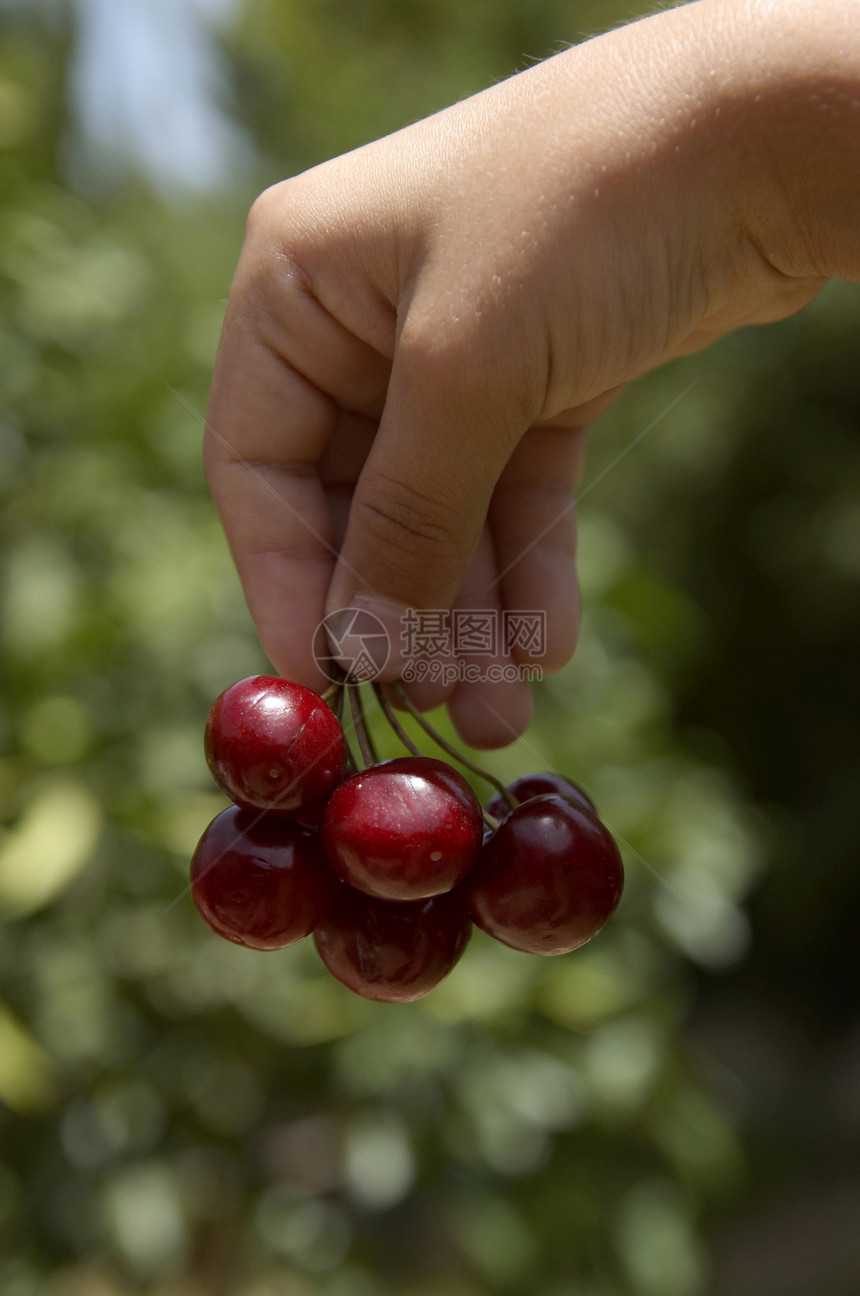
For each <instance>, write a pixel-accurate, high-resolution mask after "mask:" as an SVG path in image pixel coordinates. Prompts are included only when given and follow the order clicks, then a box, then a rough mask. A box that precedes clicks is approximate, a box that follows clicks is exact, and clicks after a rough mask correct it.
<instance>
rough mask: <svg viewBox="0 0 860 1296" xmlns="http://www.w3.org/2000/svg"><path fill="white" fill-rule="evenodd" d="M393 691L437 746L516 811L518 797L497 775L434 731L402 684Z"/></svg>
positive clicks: (389, 717) (379, 690) (393, 685)
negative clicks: (493, 789)
mask: <svg viewBox="0 0 860 1296" xmlns="http://www.w3.org/2000/svg"><path fill="white" fill-rule="evenodd" d="M374 688H376V691H377V696H378V697H380V701H381V700H382V698H381V692H382V691H381V689H380V687H379V686H377V685H374ZM391 689H392V691H393V693H394V696H395V697H396V698H397V701H398V702H400V703H401V705H402V706H404V707H405V708H406V710H407V711H408V712H409V714H410V715H411V716H412V718H413V720H415V721H416V722H417V723H418V724H419V725H420V726H421V728H422V729H423V730H424V732H425V733H426V734H427V736H428V738H432V739H433V741H434V743H436V744H437V746H439V747H441V748H442V750H443V752H447V754H448V755H449V756H452V757H453V758H454V760H455V761H459V763H460V764H461V765H463V766H465V768H466V769H467V770H471V771H472V773H473V774H477V775H478V778H482V779H484V781H485V782H487V783H489V784H490V786H491V787H494V788H495V789H496V791H497V792H498V793H499V795H500V796H503V797H504V798H505V801H506V802H507V804H508V805H509V806H510V808H511V809H512V810H513V809H515V807H516V806H517V805H518V804H519V803H518V802H517V800H516V797H514V796H513V795H512V793H510V792H509V791H508V789H507V788H506V787H505V785H504V783H503V782H502V780H501V779H500V778H496V776H495V774H491V773H490V772H489V770H485V769H484V768H483V767H482V766H480V765H477V764H476V763H475V762H474V761H473V760H470V759H469V757H468V756H464V755H463V753H462V752H461V751H458V750H457V748H456V747H454V746H452V744H451V743H449V742H448V739H447V738H443V737H442V735H441V734H440V733H439V731H438V729H434V727H433V725H431V723H430V721H429V720H427V719H426V718H425V717H424V716H423V715H422V714H421V712H420V711H419V710H418V708H417V706H416V705H415V703H414V702H413V701H412V699H411V698H410V697H409V695H408V694H407V693H406V692H405V690H404V689H403V688H402V687H401V685H400V684H397V683H394V684H392V685H391ZM389 710H390V709H389ZM385 714H386V716H387V717H388V719H389V720H391V715H390V713H389V711H386V712H385ZM391 723H392V725H393V724H394V721H391ZM407 745H408V744H407ZM416 755H419V756H420V755H421V753H420V752H416ZM496 827H498V824H497V825H496Z"/></svg>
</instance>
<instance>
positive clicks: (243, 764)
mask: <svg viewBox="0 0 860 1296" xmlns="http://www.w3.org/2000/svg"><path fill="white" fill-rule="evenodd" d="M204 745H205V750H206V759H207V761H208V762H209V768H210V769H211V771H212V773H213V775H214V777H215V780H216V782H217V783H218V785H219V786H220V787H221V788H222V789H223V791H224V792H226V793H227V795H228V796H229V797H230V798H231V800H233V801H235V803H236V805H238V806H241V807H242V809H244V810H268V811H270V812H271V813H272V814H299V813H300V812H301V811H303V810H305V809H306V808H307V807H308V806H314V805H317V804H319V803H320V802H321V801H325V799H326V797H327V796H328V795H329V793H330V792H331V791H332V789H333V788H335V787H337V785H338V783H339V782H340V781H341V779H342V778H343V777H344V775H345V773H346V762H347V747H346V739H345V738H344V735H343V730H342V729H341V727H340V724H339V723H338V719H337V716H336V715H335V714H334V712H333V711H332V709H331V707H329V706H328V705H327V704H326V703H325V702H323V700H322V698H321V697H318V696H317V694H316V693H314V692H313V691H312V690H311V689H309V688H305V687H304V685H302V684H294V683H292V682H291V681H290V680H285V679H279V678H278V677H277V676H275V675H253V676H251V677H250V678H249V679H244V680H239V682H238V683H236V684H232V685H231V686H230V688H228V689H225V691H224V692H223V693H222V694H221V696H220V697H219V698H217V699H216V701H215V703H214V705H213V707H212V710H211V711H210V712H209V719H208V720H207V722H206V735H205V741H204Z"/></svg>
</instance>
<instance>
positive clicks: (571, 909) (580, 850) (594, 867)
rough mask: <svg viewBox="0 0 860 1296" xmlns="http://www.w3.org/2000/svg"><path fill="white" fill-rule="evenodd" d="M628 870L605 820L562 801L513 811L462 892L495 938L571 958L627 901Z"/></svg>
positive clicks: (545, 799) (536, 802) (547, 799)
mask: <svg viewBox="0 0 860 1296" xmlns="http://www.w3.org/2000/svg"><path fill="white" fill-rule="evenodd" d="M623 885H624V869H623V866H622V863H621V856H620V855H619V853H618V848H617V846H616V845H615V842H614V841H613V839H612V837H611V835H610V833H609V832H608V831H607V829H606V828H605V827H604V826H603V824H602V823H601V822H600V820H599V819H598V818H597V817H596V816H595V815H593V814H591V813H590V812H589V811H587V810H583V809H582V807H581V806H578V805H575V804H574V803H573V802H572V801H570V800H568V799H567V798H565V797H560V796H541V797H537V798H535V799H533V800H531V801H526V802H524V803H523V804H522V805H519V806H517V807H516V809H515V810H512V811H511V812H510V814H509V815H508V817H507V819H505V820H504V821H503V822H502V823H501V824H500V826H499V828H498V829H497V830H496V832H494V833H493V835H492V837H491V838H490V839H489V841H488V842H487V843H486V845H485V846H484V848H483V850H482V851H481V854H480V857H479V859H478V862H477V864H476V865H475V867H474V869H473V870H472V872H471V873H470V875H469V878H468V880H467V882H466V884H465V887H464V890H465V891H466V892H467V895H468V897H469V906H470V911H471V914H472V918H473V920H474V921H475V922H476V923H477V924H478V926H479V927H482V928H483V929H484V931H485V932H487V933H488V934H489V935H490V936H494V937H495V938H496V940H498V941H501V942H502V944H503V945H510V946H512V947H513V948H514V949H518V950H525V951H527V952H529V953H532V954H566V953H567V952H568V951H569V950H572V949H576V948H577V946H579V945H584V944H585V942H586V941H589V940H591V938H592V936H595V935H596V934H597V932H599V931H600V929H601V927H602V926H603V925H604V923H605V922H606V921H607V919H608V918H609V917H610V916H611V914H612V912H613V911H614V909H615V907H616V905H617V904H618V901H619V900H620V899H621V891H622V888H623Z"/></svg>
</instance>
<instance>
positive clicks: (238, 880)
mask: <svg viewBox="0 0 860 1296" xmlns="http://www.w3.org/2000/svg"><path fill="white" fill-rule="evenodd" d="M339 885H340V884H339V883H338V881H337V879H336V878H335V876H334V874H333V873H332V871H331V869H330V867H329V864H328V861H327V860H326V857H325V852H324V851H323V849H322V845H321V843H320V841H319V836H318V834H316V833H313V832H309V831H307V830H306V829H304V828H301V827H300V826H299V825H298V824H294V823H291V822H290V820H289V819H282V818H277V817H272V816H270V815H257V816H256V817H255V816H253V815H250V814H247V813H245V812H243V811H242V810H239V809H237V807H236V806H231V807H230V808H229V809H228V810H223V811H222V812H221V814H219V815H218V816H217V817H216V818H215V819H213V820H212V822H211V824H210V825H209V827H208V828H207V829H206V831H205V832H204V834H203V836H202V837H201V838H200V842H199V844H198V846H197V849H196V851H195V852H194V856H193V859H192V861H191V895H192V896H193V898H194V903H195V904H196V905H197V908H198V909H199V910H200V913H201V914H202V915H203V917H204V918H205V919H206V921H207V922H208V924H209V926H210V927H211V928H212V929H213V931H216V932H217V933H218V935H219V936H223V937H224V938H225V939H226V940H230V941H234V942H235V944H237V945H247V946H249V947H250V948H251V949H259V950H273V949H282V948H283V947H284V946H285V945H294V944H295V942H296V941H299V940H301V939H302V937H304V936H309V935H310V933H311V932H312V931H313V930H314V928H315V927H316V925H317V923H318V922H319V921H320V919H321V918H322V916H323V914H324V913H325V910H326V908H327V906H328V905H329V904H330V903H331V899H332V896H333V894H334V893H335V891H336V889H337V888H338V887H339Z"/></svg>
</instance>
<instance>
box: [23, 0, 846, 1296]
mask: <svg viewBox="0 0 860 1296" xmlns="http://www.w3.org/2000/svg"><path fill="white" fill-rule="evenodd" d="M644 9H645V6H644V5H640V6H639V9H638V12H643V11H644ZM636 12H637V6H636V4H635V3H628V4H622V3H620V2H619V3H616V2H615V0H605V2H604V0H592V2H591V3H588V2H586V0H568V2H567V3H562V2H561V0H469V2H468V3H466V4H464V3H462V0H456V2H455V0H75V3H71V2H69V0H66V2H65V3H64V2H63V0H42V3H39V2H38V0H0V493H2V498H3V505H4V507H3V515H2V523H0V527H2V555H0V672H2V698H1V699H0V916H2V940H0V1292H2V1293H3V1296H222V1294H223V1296H318V1294H319V1296H486V1294H487V1293H499V1294H500V1296H506V1294H510V1296H520V1294H522V1296H705V1294H706V1293H707V1294H709V1296H753V1294H754V1296H771V1293H773V1296H776V1294H777V1293H778V1294H779V1296H854V1294H855V1293H856V1292H857V1291H858V1290H860V1229H858V1228H857V1221H858V1219H860V1176H858V1170H860V1146H858V1135H860V1014H858V997H857V987H858V975H857V936H856V931H857V921H858V914H860V905H858V899H860V897H858V889H860V888H858V876H860V869H858V862H860V861H858V847H857V842H858V836H860V795H858V776H859V775H860V768H858V766H860V754H858V753H860V743H858V716H860V675H858V670H857V656H858V648H860V590H858V582H860V454H859V453H858V427H857V425H858V422H860V341H858V338H860V292H858V290H857V289H856V288H853V287H851V286H848V285H839V284H834V285H832V286H831V287H830V288H828V289H827V291H825V292H824V293H823V294H822V296H821V297H820V299H819V300H817V301H816V302H815V303H814V304H813V305H812V306H810V307H809V308H808V309H807V310H806V311H804V312H803V313H802V314H801V315H800V316H798V317H797V318H795V319H792V320H790V321H787V322H785V323H783V324H780V325H776V326H771V327H767V328H763V329H759V330H746V331H744V332H743V333H741V334H739V335H737V336H735V337H732V338H729V339H727V340H726V341H725V342H723V343H722V344H720V345H719V346H718V347H717V348H716V349H714V350H713V351H711V352H709V353H708V354H707V355H704V356H700V357H696V358H692V359H688V360H684V361H682V362H679V363H676V364H673V365H672V366H670V367H668V368H666V369H664V370H662V371H660V372H659V373H657V374H654V375H652V376H651V377H649V378H648V379H646V380H643V381H642V382H640V383H638V384H637V385H636V386H635V387H633V388H631V389H630V390H629V391H628V393H627V394H626V395H625V396H624V398H623V399H622V400H621V401H620V402H619V403H618V405H617V406H616V407H615V408H614V409H613V410H612V411H611V412H610V413H609V414H608V415H607V416H606V417H605V418H604V419H603V420H602V422H601V424H600V425H599V427H598V428H597V429H596V430H595V432H594V435H593V443H592V449H591V455H590V461H589V468H588V474H587V476H586V480H585V483H584V485H585V494H584V498H583V500H582V505H581V537H582V539H581V566H582V578H583V586H584V595H585V609H586V611H585V627H584V634H583V641H582V645H581V647H580V649H579V651H578V654H577V656H576V659H575V661H574V663H573V664H572V665H571V666H570V667H569V668H568V669H567V670H565V671H564V672H563V673H561V674H560V675H558V676H556V677H554V678H552V679H551V680H549V681H547V682H546V683H545V685H543V686H542V687H541V688H540V690H539V692H538V698H537V718H536V720H535V723H534V725H533V727H532V729H531V730H530V731H529V733H528V735H527V736H526V739H525V740H523V741H522V742H521V743H519V744H517V745H516V746H515V747H513V748H511V749H509V750H507V751H505V752H500V753H497V754H494V755H493V757H492V758H491V763H492V765H493V767H494V768H495V769H496V770H497V772H499V773H500V774H502V775H503V776H506V777H508V776H513V775H515V774H517V773H520V772H524V771H526V770H529V769H535V768H541V767H545V766H550V767H553V768H557V769H561V770H563V771H566V772H567V773H569V774H571V775H573V776H574V777H577V778H579V779H580V780H582V781H583V782H584V783H585V784H586V786H588V787H589V788H590V789H591V790H592V792H593V794H594V795H595V797H596V799H597V800H598V803H599V805H600V806H601V809H602V811H603V813H604V815H605V818H606V820H607V821H608V823H609V824H610V825H611V826H612V828H613V829H614V830H615V831H616V832H617V833H618V834H619V835H620V836H621V837H622V839H623V841H624V843H625V847H624V850H625V860H626V865H627V871H628V887H627V892H626V897H625V901H624V904H623V907H622V909H621V911H620V913H619V914H618V916H617V917H616V919H615V920H614V922H613V923H612V925H611V927H610V928H608V929H607V930H606V931H605V932H604V933H603V934H602V935H601V936H600V937H599V938H598V939H597V940H596V941H595V942H593V944H592V945H590V946H588V947H587V948H585V949H584V950H582V951H580V952H578V953H577V954H575V955H571V956H569V957H566V958H561V959H552V960H546V961H542V960H539V959H533V958H530V957H528V956H525V955H519V954H516V953H514V952H512V951H508V950H505V949H503V948H502V947H501V946H498V945H494V944H493V943H491V942H490V941H488V940H485V939H483V938H482V937H480V935H476V936H475V938H474V939H473V941H472V944H471V946H470V949H469V950H468V952H467V954H466V956H465V958H464V959H463V961H462V963H461V964H460V966H459V967H458V968H457V969H456V970H455V972H454V973H453V974H452V976H451V977H450V978H449V979H448V981H447V982H446V983H444V984H443V985H442V986H441V987H440V988H439V989H438V990H437V991H436V992H434V994H432V995H431V996H430V997H429V998H428V999H426V1000H424V1001H422V1002H421V1003H418V1004H415V1005H408V1006H394V1007H389V1006H383V1005H375V1004H372V1003H368V1002H365V1001H362V1000H360V999H357V998H355V997H352V996H350V995H349V994H348V993H347V992H346V991H345V990H342V989H341V988H340V987H339V986H338V985H337V984H336V983H335V982H334V981H332V980H331V979H329V978H328V977H327V976H326V974H325V973H324V972H323V971H322V968H321V966H320V965H319V963H318V962H317V960H316V956H315V954H314V951H313V949H312V948H311V947H310V946H309V945H308V946H307V947H305V946H301V947H297V948H295V949H292V950H287V951H283V952H281V953H276V954H268V955H257V954H253V953H251V952H249V951H245V950H242V949H239V948H237V947H233V946H230V945H227V944H225V943H223V942H220V941H218V940H217V939H216V938H215V937H214V936H212V935H211V934H210V933H209V931H208V929H207V928H205V927H204V925H203V924H202V922H201V921H200V919H199V918H198V916H197V914H196V912H195V910H194V908H193V905H192V903H191V901H190V899H189V897H188V895H187V894H186V893H185V885H186V880H187V863H188V858H189V855H190V853H191V851H192V849H193V847H194V844H195V842H196V840H197V837H198V836H199V834H200V832H201V831H202V829H203V827H204V826H205V824H206V823H207V821H208V820H209V818H210V817H211V816H212V815H213V814H214V813H215V812H216V811H217V810H218V809H219V808H220V807H221V805H222V804H223V802H222V799H221V798H220V796H219V795H218V794H217V792H216V791H215V790H214V789H213V786H212V784H211V781H210V778H209V775H208V772H207V770H206V767H205V764H204V761H203V757H202V751H201V742H200V738H201V732H202V727H203V723H204V720H205V716H206V712H207V710H208V707H209V705H210V703H211V701H212V700H213V698H214V697H215V696H216V694H217V693H218V692H219V691H220V690H221V689H222V688H224V687H225V686H226V685H227V684H229V683H231V682H232V681H233V680H234V679H236V678H239V677H240V676H243V675H246V674H250V673H252V672H255V671H257V670H259V669H264V668H265V666H266V663H265V662H264V660H263V658H262V657H261V654H260V650H259V647H258V644H257V642H256V639H255V636H254V633H253V630H252V628H251V625H250V623H249V619H248V616H247V613H246V611H245V609H244V605H243V603H242V599H241V595H240V591H239V588H238V584H237V581H236V578H235V576H234V573H233V571H232V568H231V565H230V562H229V558H228V555H227V551H226V547H225V544H224V542H223V540H222V537H221V534H220V531H219V528H218V525H217V523H216V520H215V516H214V513H213V509H212V506H211V504H210V502H209V499H208V496H207V493H206V489H205V485H204V481H203V476H202V471H201V466H200V453H199V443H200V431H201V419H202V412H203V410H204V407H205V401H206V393H207V385H208V380H209V375H210V372H211V367H212V360H213V355H214V348H215V345H216V341H217V335H218V329H219V324H220V319H221V316H222V313H223V306H224V301H225V298H226V295H227V292H228V289H229V284H230V278H231V274H232V271H233V268H234V265H235V260H236V256H237V253H238V248H239V244H240V240H241V233H242V226H243V221H244V215H245V212H246V210H247V208H248V206H249V204H250V202H251V201H252V199H253V197H254V196H255V194H256V193H257V192H258V191H259V190H260V189H261V188H263V187H264V186H265V185H267V184H269V183H271V182H273V181H275V180H277V179H279V178H281V177H283V176H285V175H289V174H292V173H294V172H297V171H299V170H301V169H303V168H305V167H306V166H308V165H311V164H313V163H315V162H317V161H320V160H322V159H324V158H326V157H328V156H331V155H333V154H336V153H338V152H341V151H343V150H345V149H348V148H350V147H353V146H355V145H358V144H360V143H362V142H363V141H365V140H367V139H370V138H372V137H375V136H377V135H379V134H382V133H385V132H387V131H389V130H392V129H396V128H397V127H398V126H400V125H402V124H404V123H406V122H408V121H410V120H413V119H415V118H417V117H420V116H423V115H425V114H426V113H428V112H431V111H433V110H434V109H436V108H439V107H442V106H444V105H445V104H447V103H449V102H451V101H452V100H454V99H456V98H458V97H462V96H465V95H467V94H470V93H472V92H473V91H476V90H479V89H480V88H482V87H483V86H484V85H486V84H488V83H489V82H491V81H492V80H494V79H498V78H501V77H504V76H506V75H508V74H509V73H511V72H513V71H514V70H516V69H518V68H521V67H523V66H526V65H527V63H528V62H529V61H530V60H531V59H534V58H541V57H543V56H545V55H547V54H549V53H551V52H553V50H555V49H557V48H558V47H559V45H560V44H561V43H562V42H575V41H578V40H580V39H582V38H583V37H584V36H585V35H587V34H589V33H594V32H597V31H600V30H603V29H605V28H606V27H607V26H609V25H611V24H613V23H616V22H618V21H622V20H627V19H629V18H632V17H634V16H635V15H636ZM479 236H480V231H476V237H479ZM646 428H647V429H649V430H648V431H647V434H645V435H644V436H641V437H640V434H642V433H643V432H644V431H645V429H646ZM637 438H640V439H638V440H636V439H637ZM634 440H635V441H636V444H635V445H634V444H633V442H634ZM620 456H621V457H620ZM616 460H617V462H615V461H616ZM391 754H393V749H392V752H391Z"/></svg>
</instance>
